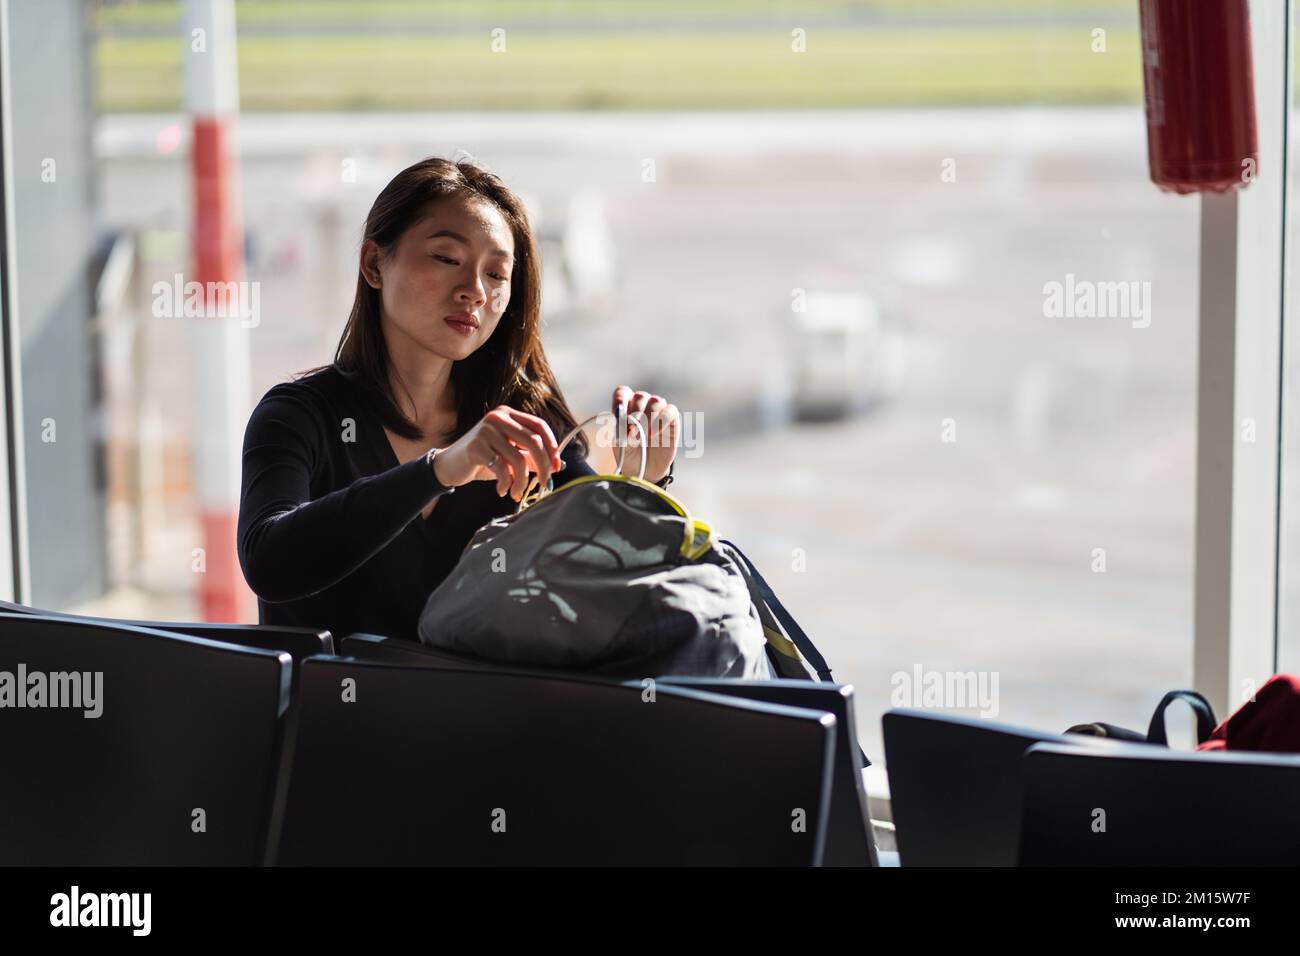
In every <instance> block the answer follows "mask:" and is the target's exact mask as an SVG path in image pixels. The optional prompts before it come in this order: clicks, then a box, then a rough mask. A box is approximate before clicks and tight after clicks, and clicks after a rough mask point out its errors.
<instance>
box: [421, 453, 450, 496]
mask: <svg viewBox="0 0 1300 956" xmlns="http://www.w3.org/2000/svg"><path fill="white" fill-rule="evenodd" d="M441 451H442V449H441V448H430V449H429V450H428V451H427V452H425V453H424V460H425V462H426V463H427V464H428V466H429V470H430V471H432V472H433V480H434V482H435V483H436V484H437V486H438V488H439V489H440V490H439V491H437V492H435V494H440V495H441V494H448V495H449V494H452V493H453V492H454V491H455V490H456V489H455V488H454V487H450V486H448V485H444V484H443V483H442V480H441V479H440V478H439V477H438V472H437V471H435V470H434V467H433V460H434V459H435V458H437V457H438V453H439V452H441Z"/></svg>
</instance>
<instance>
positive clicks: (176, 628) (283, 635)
mask: <svg viewBox="0 0 1300 956" xmlns="http://www.w3.org/2000/svg"><path fill="white" fill-rule="evenodd" d="M0 613H10V614H39V615H42V616H44V617H57V618H62V619H65V620H74V621H97V622H99V623H101V624H104V625H105V626H108V627H116V626H119V625H121V626H125V627H148V628H153V629H154V630H157V631H171V632H172V633H174V634H188V635H189V636H190V637H204V638H207V639H208V640H211V641H224V642H226V643H229V644H241V645H243V646H244V647H260V648H261V649H262V650H264V651H288V652H289V654H290V655H291V656H292V657H293V659H294V660H295V661H298V660H302V659H303V658H305V657H311V656H312V655H313V654H333V653H334V638H333V637H332V636H331V635H330V632H329V631H326V630H318V629H315V628H310V627H284V626H281V625H278V624H216V623H208V622H205V621H195V622H190V621H134V620H124V619H118V618H111V617H88V616H86V615H84V614H64V613H62V612H60V611H42V610H41V609H40V608H34V607H28V606H27V605H26V604H13V603H10V602H9V601H0Z"/></svg>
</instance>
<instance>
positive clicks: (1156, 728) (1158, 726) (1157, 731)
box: [1065, 690, 1215, 747]
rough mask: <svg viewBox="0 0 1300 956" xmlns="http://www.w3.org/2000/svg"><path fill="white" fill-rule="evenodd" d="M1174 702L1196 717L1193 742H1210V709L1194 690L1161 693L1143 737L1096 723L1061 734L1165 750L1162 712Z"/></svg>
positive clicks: (1212, 724)
mask: <svg viewBox="0 0 1300 956" xmlns="http://www.w3.org/2000/svg"><path fill="white" fill-rule="evenodd" d="M1176 700H1181V701H1186V703H1187V704H1188V706H1190V707H1191V708H1192V712H1193V713H1194V714H1195V715H1196V742H1197V745H1198V747H1199V745H1201V744H1203V743H1204V742H1205V741H1207V740H1209V739H1210V735H1211V733H1212V732H1213V731H1214V723H1215V721H1214V708H1213V707H1211V706H1210V702H1209V701H1208V700H1206V699H1205V698H1204V697H1203V696H1202V695H1200V694H1198V693H1197V692H1196V691H1194V690H1171V691H1170V692H1169V693H1167V694H1165V696H1164V697H1163V698H1161V700H1160V703H1159V704H1157V705H1156V709H1155V713H1154V714H1152V715H1151V723H1150V724H1148V725H1147V731H1146V733H1145V734H1144V733H1142V732H1141V731H1138V730H1129V729H1128V728H1126V727H1116V726H1115V725H1114V724H1103V723H1100V722H1097V723H1091V724H1076V725H1075V726H1073V727H1070V728H1069V729H1067V730H1066V731H1065V732H1066V733H1067V734H1083V735H1084V736H1087V737H1111V738H1113V739H1115V740H1127V741H1130V742H1132V743H1139V744H1155V745H1156V746H1159V747H1168V746H1169V737H1168V735H1167V734H1166V732H1165V711H1166V710H1167V709H1168V708H1169V705H1170V704H1172V703H1173V702H1174V701H1176Z"/></svg>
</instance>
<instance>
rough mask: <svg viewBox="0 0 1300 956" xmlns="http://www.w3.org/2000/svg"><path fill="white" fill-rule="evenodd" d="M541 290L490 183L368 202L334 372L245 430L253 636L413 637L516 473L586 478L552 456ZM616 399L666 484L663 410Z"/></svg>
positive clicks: (515, 226) (285, 387) (558, 406)
mask: <svg viewBox="0 0 1300 956" xmlns="http://www.w3.org/2000/svg"><path fill="white" fill-rule="evenodd" d="M540 279H541V273H540V263H539V262H538V259H537V247H536V244H535V243H534V241H533V236H532V230H531V227H530V226H529V222H528V217H527V215H526V213H525V211H524V207H523V204H522V203H521V202H520V201H519V199H518V197H516V196H515V194H514V193H512V192H511V191H510V189H509V188H508V187H507V186H506V185H505V184H504V183H503V182H502V181H501V180H500V178H499V177H497V176H495V175H493V174H491V173H488V172H486V171H484V170H483V169H481V168H479V167H477V166H475V165H473V164H472V163H466V162H461V163H453V162H449V161H447V160H444V159H438V158H430V159H426V160H423V161H421V162H419V163H416V164H415V165H413V166H411V167H409V168H407V169H404V170H403V171H402V172H400V173H398V174H397V176H396V177H394V178H393V180H392V182H390V183H389V184H388V185H387V186H386V187H385V188H384V190H383V192H381V193H380V194H379V197H378V198H377V199H376V200H375V203H374V206H372V207H371V210H370V214H369V216H367V218H366V224H365V236H364V240H363V242H362V246H361V254H360V268H359V274H358V277H357V291H356V298H355V300H354V301H353V304H352V314H351V315H350V316H349V318H348V321H347V325H346V326H345V327H344V329H343V335H342V337H341V338H340V340H339V345H338V349H337V351H336V353H335V356H334V361H333V363H332V364H330V365H326V366H322V367H320V368H316V369H312V370H310V371H308V372H304V373H301V374H300V375H299V376H298V377H297V378H296V379H295V380H293V381H290V382H284V383H281V384H278V385H276V386H274V387H273V388H271V389H270V391H268V392H267V393H266V395H265V396H264V397H263V398H262V400H261V401H260V402H259V403H258V405H257V407H256V409H254V411H253V414H252V416H251V418H250V419H249V422H248V427H247V430H246V431H245V435H244V449H243V483H242V490H241V495H240V505H239V530H238V536H239V560H240V565H241V567H242V568H243V571H244V577H245V578H246V579H247V581H248V584H249V587H251V588H252V589H253V591H254V593H256V594H257V596H258V607H259V611H260V615H259V616H260V620H261V622H262V623H267V624H292V625H301V626H306V627H314V628H328V629H329V630H330V631H331V632H332V633H333V634H335V635H336V636H345V635H348V634H352V633H357V632H362V633H371V634H383V635H386V636H389V637H396V638H406V639H410V640H416V639H417V638H416V622H417V620H418V618H419V614H420V611H421V610H422V609H423V607H424V604H425V601H426V599H427V598H428V596H429V594H430V592H431V591H433V589H434V588H435V587H437V585H438V584H439V583H440V582H441V581H442V580H443V579H444V578H445V577H446V576H447V574H448V573H449V572H450V571H451V569H452V568H453V567H454V566H455V564H456V561H457V559H458V558H459V557H460V554H461V552H462V551H463V550H464V548H465V546H466V544H468V542H469V539H470V538H471V537H472V536H473V534H474V532H475V531H477V530H478V529H479V528H480V527H482V526H483V525H484V524H486V523H487V522H488V521H491V520H492V519H493V518H496V517H499V516H501V515H506V514H510V513H512V512H514V511H515V510H517V508H518V501H519V498H520V496H521V495H522V494H523V492H524V488H525V485H526V483H527V481H528V480H529V478H530V475H532V474H535V475H536V478H537V481H538V483H539V484H540V485H545V484H546V482H547V481H548V480H549V479H551V478H552V477H553V478H554V480H555V484H556V486H559V485H561V484H563V483H564V482H566V481H568V480H570V479H572V478H574V477H576V476H578V475H583V474H594V473H595V472H594V470H593V469H592V468H591V466H590V465H588V464H587V462H586V454H587V446H586V443H585V441H583V438H582V436H578V437H577V438H575V439H574V440H573V441H572V442H570V444H569V445H568V446H567V447H566V448H565V449H564V452H563V457H562V459H561V457H560V456H559V455H557V448H558V443H559V441H561V440H563V438H564V435H565V434H566V433H567V432H568V431H569V430H570V429H571V428H573V427H574V426H575V425H576V424H577V421H576V420H575V417H574V415H573V413H572V412H571V411H570V410H569V407H568V404H567V403H566V402H565V400H564V397H563V395H562V394H561V392H560V388H559V386H558V385H557V384H556V381H555V376H554V374H553V373H552V371H551V368H550V364H549V363H548V362H547V359H546V353H545V351H544V350H543V348H542V342H541V335H540V315H539V309H540V284H541V283H540ZM620 404H621V405H623V406H624V407H625V408H626V409H627V414H628V415H636V414H637V413H641V414H640V415H639V420H640V421H641V422H642V423H643V424H645V425H646V426H647V429H648V431H649V447H648V448H647V458H646V471H645V478H646V480H648V481H653V482H656V483H658V484H660V485H666V484H667V483H668V482H669V481H671V480H672V478H671V471H672V464H673V458H674V456H675V454H676V444H677V433H678V428H679V421H680V417H679V414H678V411H677V408H676V407H675V406H673V405H670V404H668V403H667V402H666V401H665V400H664V399H663V398H662V397H661V396H659V395H652V394H649V393H647V392H645V391H636V390H634V389H631V388H629V387H628V386H625V385H620V386H619V387H618V388H616V389H615V390H614V393H613V401H612V403H611V410H612V411H614V410H617V408H618V406H619V405H620ZM638 457H639V452H638ZM493 482H495V487H494V486H493V484H492V483H493ZM507 493H508V497H507Z"/></svg>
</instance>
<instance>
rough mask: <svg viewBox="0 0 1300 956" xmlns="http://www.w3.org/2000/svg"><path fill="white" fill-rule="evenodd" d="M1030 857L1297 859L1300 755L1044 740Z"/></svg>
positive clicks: (1055, 862)
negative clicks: (1098, 744) (1105, 746)
mask: <svg viewBox="0 0 1300 956" xmlns="http://www.w3.org/2000/svg"><path fill="white" fill-rule="evenodd" d="M1023 763H1024V786H1025V792H1024V811H1023V822H1022V830H1021V837H1020V860H1021V863H1022V865H1025V866H1060V865H1065V866H1088V865H1104V866H1295V865H1296V863H1297V862H1300V812H1298V811H1297V807H1300V756H1292V755H1289V754H1288V755H1284V754H1264V753H1195V752H1189V751H1179V750H1167V749H1165V748H1163V747H1152V746H1144V745H1142V744H1114V745H1112V746H1111V747H1109V748H1105V749H1101V748H1096V747H1084V746H1075V745H1071V744H1036V745H1034V746H1033V747H1030V748H1029V750H1028V752H1027V753H1026V754H1025V756H1024V758H1023Z"/></svg>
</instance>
